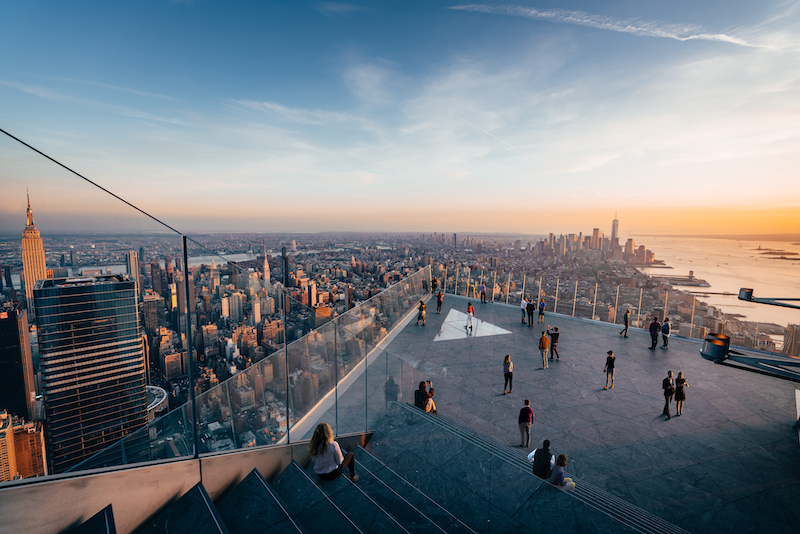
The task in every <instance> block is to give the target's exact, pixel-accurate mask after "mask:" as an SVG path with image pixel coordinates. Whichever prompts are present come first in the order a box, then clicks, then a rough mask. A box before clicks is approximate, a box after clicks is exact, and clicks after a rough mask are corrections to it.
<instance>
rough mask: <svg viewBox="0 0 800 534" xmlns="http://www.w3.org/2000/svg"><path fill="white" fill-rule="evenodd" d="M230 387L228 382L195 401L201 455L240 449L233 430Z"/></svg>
mask: <svg viewBox="0 0 800 534" xmlns="http://www.w3.org/2000/svg"><path fill="white" fill-rule="evenodd" d="M230 386H231V382H230V381H229V380H226V381H225V382H222V383H221V384H219V386H218V387H215V388H212V389H209V390H208V391H206V392H204V393H202V394H200V395H198V396H197V398H196V400H195V406H196V407H197V434H198V449H199V452H200V453H218V452H224V451H232V450H235V449H237V448H238V445H237V436H236V435H235V432H234V428H233V420H234V416H233V413H232V409H231V397H230ZM187 410H188V405H187Z"/></svg>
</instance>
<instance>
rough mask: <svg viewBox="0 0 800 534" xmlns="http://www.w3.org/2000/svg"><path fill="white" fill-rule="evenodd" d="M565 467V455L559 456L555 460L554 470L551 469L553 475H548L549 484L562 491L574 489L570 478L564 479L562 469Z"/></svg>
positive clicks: (573, 483)
mask: <svg viewBox="0 0 800 534" xmlns="http://www.w3.org/2000/svg"><path fill="white" fill-rule="evenodd" d="M565 467H567V455H566V454H559V455H558V458H557V459H556V468H555V469H553V474H552V475H550V480H548V482H550V484H552V485H554V486H556V487H557V488H560V489H562V490H571V489H575V482H573V481H572V479H571V478H565V477H564V468H565Z"/></svg>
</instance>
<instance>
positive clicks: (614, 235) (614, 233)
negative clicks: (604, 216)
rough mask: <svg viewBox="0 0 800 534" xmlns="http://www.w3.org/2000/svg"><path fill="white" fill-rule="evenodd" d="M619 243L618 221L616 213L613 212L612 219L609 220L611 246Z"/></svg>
mask: <svg viewBox="0 0 800 534" xmlns="http://www.w3.org/2000/svg"><path fill="white" fill-rule="evenodd" d="M614 245H619V221H618V220H617V214H616V213H615V214H614V220H613V221H611V246H612V247H613V246H614Z"/></svg>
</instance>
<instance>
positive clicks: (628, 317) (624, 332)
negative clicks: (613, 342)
mask: <svg viewBox="0 0 800 534" xmlns="http://www.w3.org/2000/svg"><path fill="white" fill-rule="evenodd" d="M622 319H623V321H625V328H623V329H622V330H621V331H620V333H619V335H621V336H623V337H628V325H629V324H630V320H631V311H630V310H625V315H623V316H622Z"/></svg>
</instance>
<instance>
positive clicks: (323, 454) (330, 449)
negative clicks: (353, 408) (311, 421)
mask: <svg viewBox="0 0 800 534" xmlns="http://www.w3.org/2000/svg"><path fill="white" fill-rule="evenodd" d="M308 453H309V454H310V455H311V457H312V458H314V472H315V473H316V474H317V476H318V477H319V478H321V479H322V480H334V479H336V478H338V477H339V475H341V474H342V473H343V472H344V468H345V467H347V468H348V469H349V470H350V476H348V477H347V478H349V479H350V480H352V481H353V482H355V481H357V480H358V475H356V465H355V457H354V456H353V453H352V452H348V453H347V455H346V456H342V449H341V448H340V447H339V444H338V443H336V442H335V441H334V440H333V430H332V429H331V425H329V424H328V423H320V424H318V425H317V428H315V429H314V435H313V436H311V441H309V442H308Z"/></svg>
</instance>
